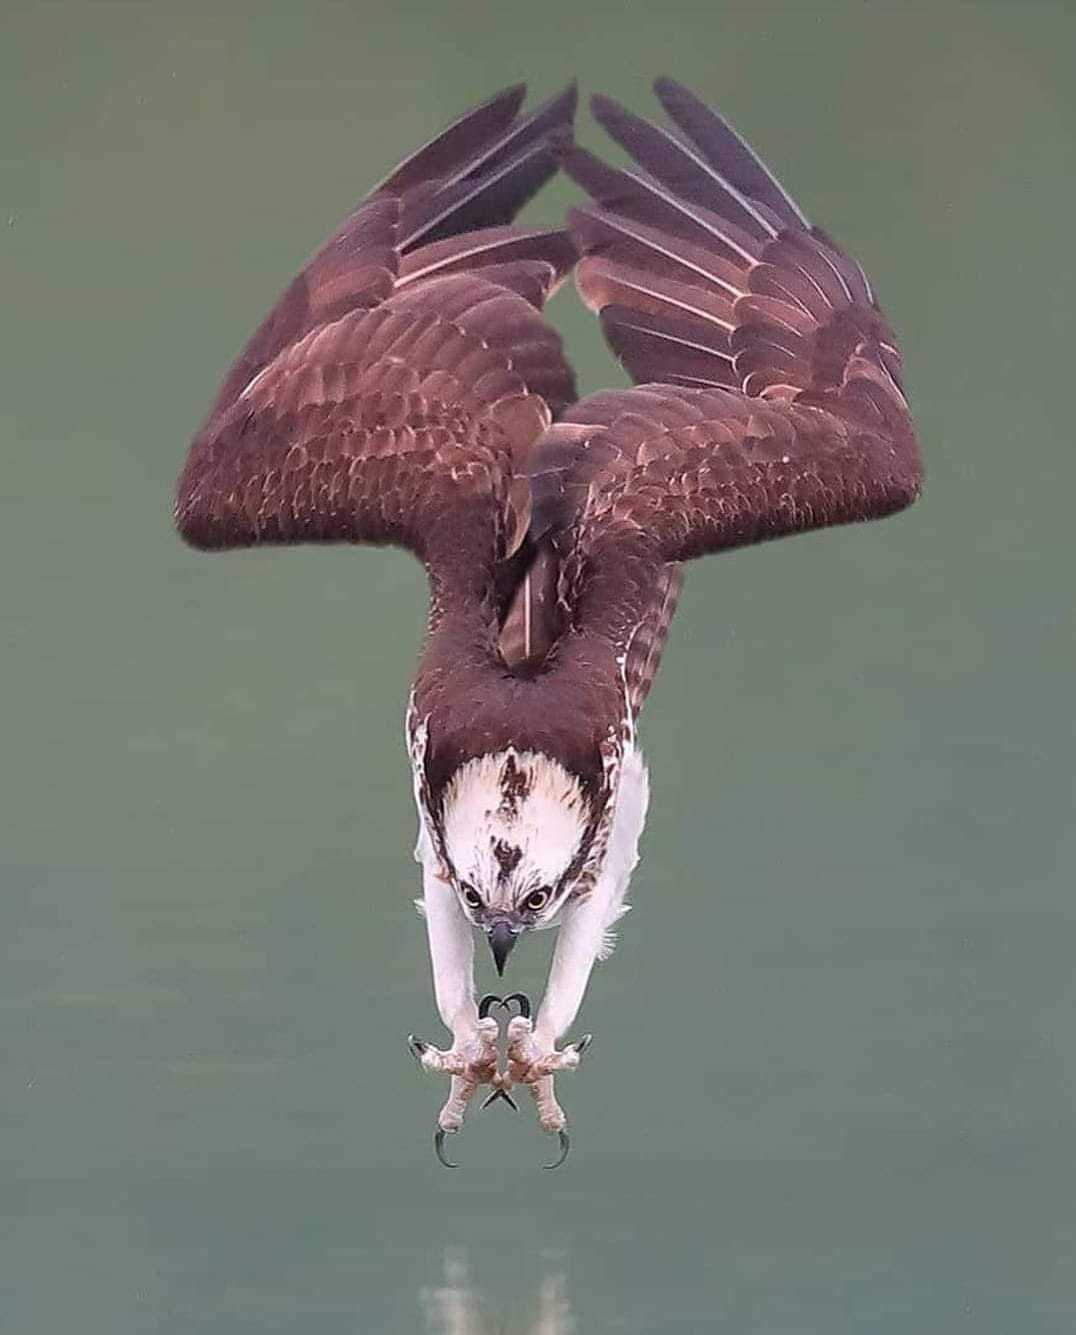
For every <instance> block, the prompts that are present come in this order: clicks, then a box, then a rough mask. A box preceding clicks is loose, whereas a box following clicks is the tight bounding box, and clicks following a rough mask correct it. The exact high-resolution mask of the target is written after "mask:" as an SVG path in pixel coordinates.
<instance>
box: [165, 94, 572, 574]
mask: <svg viewBox="0 0 1076 1335" xmlns="http://www.w3.org/2000/svg"><path fill="white" fill-rule="evenodd" d="M522 97H523V89H522V88H515V89H508V90H506V91H505V92H504V93H502V94H499V95H498V96H497V97H495V98H493V99H491V100H490V101H489V102H488V103H485V104H483V106H481V107H478V108H476V109H475V110H473V111H471V112H469V113H467V114H466V115H464V116H463V117H461V118H460V119H459V120H457V121H456V122H454V123H453V125H451V126H450V127H449V128H448V129H447V130H445V131H444V132H443V133H442V134H441V135H439V136H438V137H437V138H436V139H435V140H433V141H432V142H431V143H430V144H427V145H426V146H425V147H424V148H422V149H420V150H418V151H417V152H416V153H415V154H413V155H412V156H411V157H410V158H408V159H407V160H406V161H405V162H404V163H403V164H402V165H401V166H400V167H398V168H397V169H396V170H395V171H394V172H393V173H392V174H390V176H389V177H387V178H386V179H385V181H384V182H382V184H381V185H380V186H379V187H378V188H377V189H376V190H375V191H374V192H373V193H372V194H371V195H370V196H369V197H368V198H367V199H366V200H364V201H363V202H362V203H361V204H360V205H359V206H358V207H357V208H356V210H355V211H354V212H353V213H352V214H351V215H350V217H349V218H348V219H346V220H345V222H344V223H343V224H342V225H341V227H340V228H338V229H337V231H336V232H335V233H334V234H333V236H332V237H330V239H329V240H328V241H327V242H326V243H325V244H324V245H323V246H322V247H321V249H320V250H319V251H318V252H317V254H316V255H315V256H314V258H313V259H312V260H311V261H310V262H309V263H308V264H307V265H306V266H305V267H304V269H303V270H302V272H301V273H300V274H299V275H298V277H297V278H296V279H295V280H294V281H293V282H292V283H291V284H290V285H289V287H288V288H287V290H286V291H285V292H284V294H283V295H282V297H281V298H280V300H279V301H278V302H277V304H276V305H275V306H274V308H273V309H272V311H271V312H270V314H269V315H268V316H267V317H266V319H265V320H264V321H263V322H262V324H261V326H260V327H259V328H258V330H257V331H256V332H255V334H254V335H253V337H252V338H251V339H250V341H249V342H248V344H247V346H246V348H245V349H244V350H243V352H242V353H241V354H240V356H239V358H238V359H237V360H236V362H235V364H234V366H233V367H232V369H231V370H230V371H229V373H228V375H227V376H226V377H225V380H224V382H223V384H222V386H221V389H220V391H219V393H218V395H217V398H216V401H215V403H214V405H213V408H212V410H211V411H210V414H209V417H208V418H207V420H206V422H205V424H204V425H203V427H202V428H201V430H200V431H199V432H198V434H197V436H196V437H195V439H194V442H193V444H192V447H191V450H190V453H189V456H188V459H187V463H186V466H185V468H184V470H183V474H182V476H181V478H180V481H179V487H178V492H177V500H176V523H177V526H178V527H179V530H180V532H181V534H182V535H183V537H184V538H186V539H187V541H189V542H191V543H192V544H194V545H196V546H200V547H207V548H219V547H235V546H246V545H250V544H254V543H264V542H277V543H290V542H305V541H318V542H332V541H346V542H393V543H399V544H401V545H404V546H406V547H409V548H411V549H412V550H413V551H415V552H416V553H417V554H418V555H419V556H420V557H422V558H423V559H426V560H429V559H430V557H431V544H436V543H437V542H441V545H442V546H444V545H446V544H450V543H455V544H456V545H457V546H459V542H460V540H461V539H462V538H463V537H464V536H466V537H468V538H469V539H470V542H469V544H464V545H465V546H469V547H471V548H473V549H474V550H475V551H476V552H483V553H485V556H484V557H483V558H482V559H484V560H489V561H493V560H500V559H504V558H505V557H506V556H507V555H510V554H511V552H512V551H513V550H514V549H515V547H517V546H518V545H519V542H520V541H522V537H523V535H524V534H525V531H526V527H527V522H528V520H529V516H530V492H529V486H528V483H527V461H528V455H529V451H530V449H531V446H532V445H533V442H534V441H535V440H536V439H537V437H538V436H539V435H540V434H541V432H542V431H543V430H544V429H545V428H546V427H547V426H548V425H549V424H550V422H551V420H552V414H553V412H554V411H555V410H558V409H559V408H561V407H562V406H563V405H564V404H566V403H568V402H570V401H571V400H572V399H573V398H574V382H573V378H572V373H571V370H570V368H569V367H568V365H567V363H566V361H565V359H564V356H563V353H562V351H561V346H560V340H559V338H558V337H557V335H556V334H555V333H554V332H553V331H552V330H551V329H550V328H549V327H548V326H547V325H546V324H545V322H544V321H543V319H542V317H541V310H542V307H543V305H544V303H545V301H546V299H547V298H548V297H549V296H550V294H551V293H552V292H553V291H554V290H555V289H556V287H557V285H558V284H559V283H560V281H561V280H562V279H563V277H564V276H565V274H566V273H567V272H568V271H569V269H570V268H571V265H572V263H573V262H574V258H575V252H574V247H573V244H572V242H571V241H570V239H569V238H568V237H567V235H566V234H565V233H563V232H558V231H549V230H543V229H535V228H522V227H515V226H509V225H508V224H509V222H510V220H511V218H512V216H513V215H514V213H515V212H516V210H517V209H518V208H519V207H520V206H521V205H522V204H523V203H524V202H525V201H526V200H527V199H529V198H530V197H531V195H533V194H534V193H535V191H536V190H537V189H538V188H539V187H540V186H541V185H542V184H544V182H545V181H546V180H547V179H548V178H549V176H551V175H552V174H553V172H555V171H556V169H557V154H558V152H560V151H561V150H562V149H563V145H564V143H565V141H566V140H567V139H569V138H570V134H571V121H572V116H573V113H574V104H575V95H574V89H569V90H568V91H567V92H565V93H564V94H561V95H560V96H559V97H556V98H553V99H551V100H550V101H549V102H547V103H546V104H545V105H544V106H542V107H540V108H539V109H538V110H537V111H536V112H534V113H533V114H532V115H530V116H528V117H523V118H521V117H520V116H519V115H518V112H519V107H520V104H521V101H522Z"/></svg>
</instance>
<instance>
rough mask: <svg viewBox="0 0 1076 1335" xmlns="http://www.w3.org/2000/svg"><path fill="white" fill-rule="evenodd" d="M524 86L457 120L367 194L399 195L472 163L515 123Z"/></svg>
mask: <svg viewBox="0 0 1076 1335" xmlns="http://www.w3.org/2000/svg"><path fill="white" fill-rule="evenodd" d="M526 96H527V85H526V84H525V83H517V84H512V86H511V87H509V88H502V89H501V91H500V92H499V93H495V94H494V95H493V96H492V97H491V98H489V99H488V101H486V102H483V103H482V104H481V105H480V106H477V107H472V108H470V110H468V111H465V112H464V113H463V115H462V116H458V117H457V118H456V119H455V120H454V121H453V122H452V124H451V125H449V126H447V127H446V128H445V129H444V130H442V131H441V133H440V134H438V135H436V136H435V137H434V138H433V139H431V140H429V141H428V142H427V143H425V144H423V145H422V147H421V148H417V149H415V151H414V152H413V153H409V154H408V156H407V157H406V158H404V160H403V161H402V162H400V163H397V165H396V166H395V167H393V169H392V170H391V171H390V172H389V174H388V175H387V176H385V177H383V178H382V179H381V180H380V181H378V183H377V184H376V185H375V186H373V187H372V189H371V190H370V192H369V193H370V194H377V193H378V192H379V191H382V190H385V191H388V192H390V193H393V194H401V193H402V192H403V191H405V190H409V189H412V188H413V187H414V186H416V185H421V184H423V183H424V182H426V181H429V180H431V179H433V178H440V177H444V176H446V175H448V174H450V173H451V172H453V171H455V170H456V169H457V168H458V167H459V164H460V163H461V162H468V161H473V160H474V157H475V154H476V152H478V153H480V152H481V151H482V150H483V149H484V148H485V147H486V145H487V144H489V143H490V142H491V141H492V140H498V139H500V137H501V136H502V135H503V134H504V131H505V130H506V129H507V128H508V126H510V125H511V124H512V122H513V120H515V118H516V115H517V114H518V112H519V109H520V107H521V106H522V105H523V99H524V98H525V97H526Z"/></svg>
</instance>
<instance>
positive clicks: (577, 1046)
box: [568, 1034, 594, 1056]
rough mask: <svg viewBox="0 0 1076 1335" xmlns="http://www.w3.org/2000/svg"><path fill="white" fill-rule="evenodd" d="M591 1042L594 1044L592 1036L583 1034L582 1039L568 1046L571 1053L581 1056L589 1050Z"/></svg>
mask: <svg viewBox="0 0 1076 1335" xmlns="http://www.w3.org/2000/svg"><path fill="white" fill-rule="evenodd" d="M593 1042H594V1035H593V1034H584V1035H583V1037H582V1038H580V1039H578V1040H577V1041H576V1042H575V1043H569V1044H568V1046H569V1047H570V1048H572V1049H573V1051H575V1052H578V1053H579V1055H580V1056H582V1055H583V1053H584V1052H586V1050H587V1048H589V1047H590V1045H591V1043H593Z"/></svg>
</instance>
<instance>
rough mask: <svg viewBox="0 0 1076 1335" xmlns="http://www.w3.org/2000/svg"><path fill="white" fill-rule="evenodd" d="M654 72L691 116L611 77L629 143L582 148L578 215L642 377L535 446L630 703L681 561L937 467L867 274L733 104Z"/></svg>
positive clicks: (560, 539) (569, 592)
mask: <svg viewBox="0 0 1076 1335" xmlns="http://www.w3.org/2000/svg"><path fill="white" fill-rule="evenodd" d="M656 90H657V93H658V96H659V98H660V100H661V102H662V103H663V105H664V107H665V109H666V111H667V112H668V114H669V116H670V118H671V119H672V120H673V122H674V123H675V125H676V127H677V131H678V132H679V133H677V132H673V131H669V130H665V129H660V128H658V127H657V126H654V125H651V124H649V123H648V122H646V121H644V120H642V119H640V118H638V117H636V116H633V115H632V114H630V113H629V112H627V111H625V110H624V109H623V108H621V107H620V106H618V105H617V104H616V103H615V102H613V101H612V100H611V99H609V98H602V97H599V98H595V99H594V100H593V102H592V107H593V110H594V114H595V116H596V118H597V119H598V120H599V121H600V122H601V123H602V125H603V126H604V127H605V129H606V130H607V131H608V132H609V133H610V135H611V136H612V137H613V138H614V139H615V140H617V142H618V143H619V144H620V145H621V146H622V147H623V148H625V149H626V150H627V152H628V153H629V154H630V156H631V157H632V159H633V163H632V165H631V166H630V167H628V168H625V169H620V168H615V167H612V166H610V165H608V164H607V163H605V162H603V161H601V160H600V159H599V158H597V157H595V156H594V155H593V154H590V153H588V152H586V151H584V150H582V149H573V150H571V151H570V152H569V153H568V154H567V155H566V158H565V168H566V170H567V172H568V174H569V175H570V176H572V177H573V178H574V179H575V180H576V181H577V183H578V184H580V185H581V186H582V187H583V189H584V190H586V192H587V193H588V195H589V196H590V202H589V203H587V204H586V205H584V206H583V207H581V208H578V209H576V210H574V211H573V213H572V215H571V227H572V233H573V236H574V239H575V241H576V244H577V246H578V249H579V251H580V254H581V256H582V258H581V259H580V262H579V263H578V265H577V267H576V270H575V276H576V285H577V287H578V290H579V292H580V295H581V296H582V298H583V300H584V301H585V303H586V304H587V305H588V306H589V307H590V308H591V309H593V310H595V311H596V312H598V314H599V316H600V319H601V323H602V328H603V330H604V332H605V335H606V338H607V340H608V342H609V344H610V346H611V347H612V349H613V351H614V352H615V353H616V354H617V356H618V357H619V358H620V360H621V361H622V362H623V364H624V366H625V367H626V369H627V370H628V372H629V374H630V375H631V377H632V379H633V380H634V381H635V383H636V385H637V388H634V389H628V390H613V391H605V392H602V393H598V394H593V395H590V396H588V397H587V398H584V399H582V400H581V401H580V402H578V403H576V404H575V405H573V406H572V407H571V408H570V409H569V410H568V411H567V412H566V413H565V414H563V416H562V418H561V419H560V420H559V421H558V422H557V423H556V424H555V425H554V426H553V427H551V428H550V429H549V430H548V431H547V432H546V434H545V435H544V436H543V438H542V440H541V441H540V442H539V444H538V446H537V447H536V449H535V451H534V455H533V462H532V465H531V477H532V487H533V490H534V518H533V521H532V536H533V538H534V540H535V541H542V540H545V541H548V542H551V543H552V544H553V546H554V548H555V549H556V550H557V551H558V553H559V555H560V559H561V562H562V571H563V573H562V590H564V589H565V588H566V593H565V594H564V597H565V600H566V602H567V603H568V604H569V605H570V607H571V608H572V609H573V611H572V616H573V620H574V624H575V626H576V629H577V631H578V633H580V634H583V635H586V634H592V635H599V634H600V635H602V636H605V637H606V638H607V639H611V640H612V642H613V643H614V646H615V648H616V651H617V654H618V659H619V661H622V662H624V664H625V667H624V671H625V674H626V685H627V689H628V694H629V698H630V699H631V701H632V707H633V709H638V707H639V706H640V705H641V703H642V700H643V698H644V697H645V695H646V691H647V690H648V689H649V685H650V682H651V681H652V680H653V676H654V672H655V671H656V667H657V658H658V657H659V656H660V652H661V647H662V644H663V643H664V631H665V630H667V627H668V620H669V618H670V617H671V614H672V606H674V605H675V600H674V598H673V597H672V585H671V584H666V581H668V580H669V579H670V578H671V576H670V575H669V574H668V572H669V571H670V570H674V569H676V563H678V562H681V561H684V560H687V559H690V558H693V557H697V556H702V555H704V554H706V553H709V552H716V551H720V550H723V549H726V548H730V547H736V546H741V545H743V544H746V543H752V542H758V541H761V540H763V539H767V538H776V537H780V536H783V535H786V534H790V533H795V532H800V531H804V530H808V529H814V528H821V527H824V526H827V525H832V524H843V523H850V522H854V521H858V520H865V519H874V518H878V517H880V516H882V515H886V514H890V513H892V512H893V511H896V510H899V509H901V508H903V507H904V506H906V505H908V504H909V503H910V502H911V501H913V500H914V499H915V497H916V496H917V494H918V491H919V486H920V464H919V454H918V446H917V443H916V439H915V433H914V428H913V424H912V420H911V417H910V414H909V412H908V406H907V402H906V400H905V397H904V390H903V383H902V379H901V358H900V352H899V349H898V346H897V342H896V339H895V337H894V335H893V333H892V331H891V330H890V328H889V326H888V324H887V323H886V321H885V318H884V317H883V315H882V313H881V311H880V309H879V308H878V305H877V303H876V301H875V298H874V294H873V291H872V289H871V285H870V283H869V281H868V279H867V277H866V274H865V273H864V272H863V270H862V268H861V267H860V266H859V265H858V264H857V263H856V262H855V261H854V260H852V259H851V258H849V257H848V256H847V255H845V254H844V252H843V251H841V250H840V249H839V248H838V247H837V246H836V245H835V244H834V243H833V242H832V241H831V240H830V239H829V237H828V236H827V235H826V234H825V233H824V232H823V231H821V229H819V228H817V227H814V226H812V225H811V224H810V223H809V222H808V220H807V218H806V216H805V215H804V213H803V211H802V210H801V209H800V208H799V206H798V205H797V204H796V203H795V202H794V201H793V200H792V198H791V197H790V196H789V195H788V193H787V192H786V191H785V190H784V189H783V187H782V186H781V185H780V183H779V182H778V181H777V179H776V177H775V176H774V175H773V174H772V173H771V172H770V171H769V169H768V168H767V167H765V166H764V165H763V163H762V162H761V161H760V160H759V158H758V157H757V156H756V155H755V154H754V153H753V152H752V150H751V149H750V148H749V147H748V146H747V145H746V143H745V142H744V141H743V140H742V139H741V138H740V137H739V135H737V134H736V132H735V131H734V130H733V129H732V128H731V127H730V126H729V125H728V124H727V122H725V121H724V120H723V119H722V118H721V117H720V116H719V115H718V114H717V113H716V112H714V111H712V110H710V108H708V107H707V106H705V104H704V103H702V102H701V101H699V99H698V98H696V97H695V96H694V95H693V94H691V93H689V92H688V91H687V90H686V89H683V88H681V87H680V86H679V85H677V84H674V83H672V82H671V81H669V80H659V81H658V83H657V84H656ZM647 570H648V571H649V572H650V575H649V578H647V577H646V575H645V573H644V572H645V571H647ZM617 571H620V572H622V573H621V575H620V576H619V577H618V575H617V573H616V572H617ZM598 587H600V588H601V590H602V596H601V597H598V596H596V595H595V592H594V591H595V589H597V588H598ZM629 588H632V589H634V590H635V591H636V592H633V593H631V594H630V596H628V595H627V594H624V595H623V596H619V595H618V590H628V589H629ZM618 596H619V601H620V603H621V604H623V605H622V606H614V605H613V604H615V603H616V602H617V599H618ZM663 609H665V610H663ZM588 621H589V624H587V622H588ZM640 637H641V640H643V641H648V642H650V641H652V643H649V647H648V649H647V651H646V653H645V655H640V654H639V653H633V652H632V651H631V646H632V645H633V644H636V645H637V644H638V643H639V642H640Z"/></svg>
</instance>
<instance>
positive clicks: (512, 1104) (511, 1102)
mask: <svg viewBox="0 0 1076 1335" xmlns="http://www.w3.org/2000/svg"><path fill="white" fill-rule="evenodd" d="M498 1099H504V1101H505V1103H507V1104H508V1106H509V1108H511V1109H512V1111H513V1112H519V1106H518V1104H517V1103H516V1101H515V1099H514V1098H513V1097H512V1096H511V1094H509V1092H508V1091H507V1090H506V1089H495V1090H494V1091H493V1093H492V1094H490V1096H489V1097H488V1098H487V1099H486V1101H485V1103H483V1104H482V1107H483V1109H486V1108H488V1107H489V1105H490V1104H491V1103H496V1102H497V1100H498Z"/></svg>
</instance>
